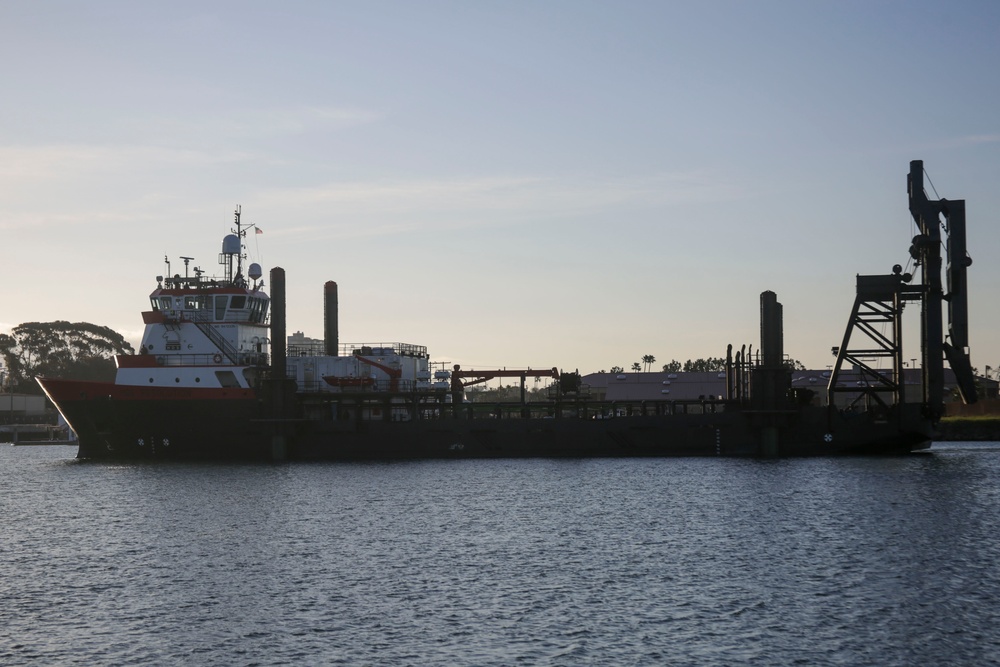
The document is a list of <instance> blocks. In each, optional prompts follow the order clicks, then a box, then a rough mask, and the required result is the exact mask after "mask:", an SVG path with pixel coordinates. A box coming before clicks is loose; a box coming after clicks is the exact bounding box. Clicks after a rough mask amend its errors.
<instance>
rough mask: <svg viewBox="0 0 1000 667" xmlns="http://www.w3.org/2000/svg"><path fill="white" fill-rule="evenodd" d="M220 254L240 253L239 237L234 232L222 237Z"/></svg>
mask: <svg viewBox="0 0 1000 667" xmlns="http://www.w3.org/2000/svg"><path fill="white" fill-rule="evenodd" d="M222 254H223V255H238V254H240V237H239V236H237V235H236V234H229V235H227V236H226V237H225V238H224V239H222Z"/></svg>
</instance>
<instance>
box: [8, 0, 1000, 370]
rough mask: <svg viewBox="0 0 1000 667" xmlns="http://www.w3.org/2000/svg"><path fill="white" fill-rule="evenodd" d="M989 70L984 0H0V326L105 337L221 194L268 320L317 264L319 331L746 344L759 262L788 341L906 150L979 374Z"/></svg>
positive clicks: (904, 167)
mask: <svg viewBox="0 0 1000 667" xmlns="http://www.w3.org/2000/svg"><path fill="white" fill-rule="evenodd" d="M998 71H1000V3H997V2H995V1H993V0H986V1H966V2H963V1H961V0H958V1H956V0H948V1H940V2H928V1H923V0H908V1H892V0H837V1H833V0H830V1H826V0H813V1H810V2H800V1H798V0H789V1H782V0H756V1H753V2H750V1H733V0H706V1H693V0H692V1H691V2H675V1H670V0H660V1H655V2H653V1H640V0H632V1H629V0H624V1H616V2H593V1H586V0H572V1H561V0H560V1H545V0H538V1H534V2H522V1H519V0H506V1H504V2H498V1H492V0H482V1H476V2H469V1H454V2H451V1H437V0H427V1H421V2H408V1H400V2H383V1H378V0H376V1H372V2H339V1H335V0H327V1H322V2H308V1H291V2H281V3H278V2H256V1H252V0H251V1H239V2H235V1H234V2H212V1H208V2H206V1H204V0H199V1H198V2H186V1H183V0H182V1H172V2H169V3H167V2H161V3H146V2H141V3H137V2H132V1H121V2H111V1H107V0H91V1H90V2H86V3H82V2H76V1H75V0H74V1H68V2H59V1H53V0H31V1H21V0H4V1H3V2H0V72H2V76H0V81H2V83H3V92H2V95H0V243H2V245H0V248H2V255H0V256H2V261H0V278H2V279H3V284H4V286H5V288H4V289H3V291H2V294H0V331H9V330H10V328H11V327H14V326H16V325H18V324H20V323H23V322H36V321H39V322H46V321H53V320H69V321H85V322H91V323H94V324H99V325H103V326H108V327H111V328H112V329H114V330H116V331H118V332H120V333H121V334H122V335H124V336H125V337H126V338H127V339H129V340H130V341H132V342H133V344H134V345H136V346H138V341H139V339H140V337H141V332H142V319H141V315H140V312H141V311H142V310H148V295H149V293H150V292H151V291H152V290H153V289H154V288H155V287H156V281H155V277H156V276H157V275H158V274H162V273H164V271H165V266H164V261H163V259H164V257H165V256H166V257H169V258H170V259H171V261H172V267H173V269H172V270H173V272H178V271H179V270H180V268H181V267H182V263H181V262H180V260H179V257H181V256H189V257H194V258H195V259H194V261H193V262H192V266H195V265H197V266H199V267H201V268H202V269H204V270H205V271H206V273H207V274H210V275H213V274H214V275H221V267H219V266H218V264H217V261H218V255H219V252H220V250H221V242H222V238H223V236H224V235H226V234H228V233H229V232H230V230H231V228H232V224H233V210H234V209H235V208H236V206H237V205H239V206H241V207H242V211H243V219H244V221H245V222H251V223H253V224H256V225H257V226H258V227H259V228H260V229H262V230H263V232H264V233H263V234H259V235H253V237H252V238H249V237H248V242H247V250H248V253H249V255H250V260H251V261H256V262H259V263H260V264H261V265H262V266H263V267H264V271H265V279H266V277H267V272H268V271H270V269H271V268H273V267H275V266H280V267H282V268H283V269H284V270H285V272H286V283H287V298H288V307H287V319H288V329H289V333H291V332H295V331H302V332H303V333H304V334H305V335H306V336H310V337H314V338H322V335H323V329H322V327H323V312H322V311H323V284H324V283H325V282H326V281H328V280H334V281H336V282H337V283H338V286H339V301H340V313H339V319H340V340H341V342H344V343H350V342H353V343H362V342H396V341H399V342H406V343H412V344H417V345H425V346H427V347H428V350H429V352H430V354H431V358H432V360H434V361H447V362H451V363H460V364H462V365H463V366H464V367H466V368H491V367H506V368H519V367H531V368H549V367H553V366H555V367H558V368H561V369H566V370H576V369H578V370H580V371H581V372H584V373H587V372H594V371H599V370H608V369H610V368H611V367H613V366H621V367H624V368H626V369H628V368H629V367H631V365H632V363H633V362H636V361H640V360H641V358H642V356H643V355H647V354H648V355H653V356H654V357H655V358H656V360H657V363H656V364H655V365H654V366H659V365H662V364H663V363H666V362H667V361H670V360H671V359H677V360H679V361H682V362H683V361H684V360H686V359H695V358H700V357H722V356H725V351H726V345H727V344H730V343H732V344H733V345H734V346H736V347H739V346H740V345H743V344H752V345H754V347H756V346H757V344H758V340H759V310H760V307H759V295H760V293H761V292H763V291H765V290H771V291H774V292H775V293H777V296H778V300H779V301H780V302H781V303H782V304H783V310H784V318H785V320H784V345H785V352H786V354H788V355H789V356H791V357H793V358H795V359H797V360H799V361H801V362H803V363H804V364H805V365H806V366H808V367H810V368H814V369H820V368H825V367H826V366H828V365H830V364H832V363H833V361H834V358H833V357H832V356H831V354H830V348H831V347H832V346H835V345H839V344H840V342H841V339H842V338H843V335H844V330H845V327H846V325H847V320H848V316H849V314H850V309H851V306H852V304H853V301H854V285H855V275H856V274H882V273H888V272H889V271H890V270H891V267H892V266H893V264H896V263H899V264H902V265H906V264H907V261H908V259H909V255H908V248H909V244H910V239H911V238H912V236H913V235H914V234H915V233H916V230H915V228H914V226H913V223H912V220H911V218H910V215H909V212H908V208H907V192H906V174H907V172H908V171H909V162H910V160H915V159H919V160H923V161H924V166H925V169H926V171H927V175H928V177H929V179H930V183H931V184H933V187H934V190H935V191H936V193H937V195H935V194H934V191H931V192H930V194H931V196H932V198H935V197H936V196H940V197H944V198H949V199H965V200H966V215H967V220H968V237H969V246H970V255H971V256H972V259H973V265H972V266H971V267H970V273H969V283H970V312H971V316H970V318H971V336H970V339H971V355H972V363H973V365H974V366H976V367H978V368H979V369H980V371H982V370H984V367H985V366H991V367H992V368H994V369H996V368H1000V335H998V334H1000V306H998V298H997V297H998V287H1000V267H998V262H997V259H998V258H1000V226H998V224H997V218H998V216H1000V76H998V74H997V72H998ZM910 311H913V312H910ZM914 315H915V309H913V308H911V309H910V310H909V311H908V312H907V323H906V325H905V326H906V329H907V332H908V333H909V334H910V335H908V336H907V337H906V344H907V346H908V347H907V349H906V350H905V351H904V356H905V357H907V358H910V357H919V353H918V352H917V350H916V347H915V345H916V340H915V338H914V337H913V334H915V332H916V330H917V328H916V324H915V320H914Z"/></svg>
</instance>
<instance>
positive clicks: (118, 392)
mask: <svg viewBox="0 0 1000 667" xmlns="http://www.w3.org/2000/svg"><path fill="white" fill-rule="evenodd" d="M38 383H39V384H40V385H42V389H44V390H45V394H46V395H47V396H48V397H49V399H50V400H51V401H52V402H53V403H55V404H56V405H57V406H58V405H59V403H60V402H71V401H81V400H88V399H100V398H108V399H112V400H122V401H189V400H199V401H202V400H208V401H210V400H230V401H231V400H234V399H247V400H253V399H255V398H256V397H257V394H256V392H254V390H252V389H240V388H221V389H211V388H202V387H197V388H196V387H142V386H129V385H117V384H114V383H112V382H85V381H81V380H53V379H49V378H38Z"/></svg>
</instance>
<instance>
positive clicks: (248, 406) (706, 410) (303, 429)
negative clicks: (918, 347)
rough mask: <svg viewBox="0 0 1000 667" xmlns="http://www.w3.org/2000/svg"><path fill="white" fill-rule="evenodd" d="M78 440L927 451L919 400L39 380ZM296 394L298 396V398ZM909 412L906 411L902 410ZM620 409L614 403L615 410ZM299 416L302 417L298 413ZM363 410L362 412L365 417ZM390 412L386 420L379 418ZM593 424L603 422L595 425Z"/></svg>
mask: <svg viewBox="0 0 1000 667" xmlns="http://www.w3.org/2000/svg"><path fill="white" fill-rule="evenodd" d="M41 383H42V385H43V387H44V388H45V391H46V393H47V394H48V396H49V397H50V398H51V399H52V400H53V402H55V403H56V404H57V405H58V406H59V408H60V410H61V411H62V413H63V415H64V417H66V419H67V421H69V423H70V424H72V426H73V428H74V429H75V430H76V433H77V435H78V437H79V442H80V449H79V457H80V458H87V459H151V460H250V461H271V460H293V461H337V460H405V459H431V458H434V459H466V458H525V457H543V458H566V457H675V456H741V457H754V456H829V455H844V454H847V455H888V454H904V453H909V452H912V451H917V450H919V449H923V448H926V447H927V446H929V437H930V424H929V423H928V422H927V420H925V419H923V418H922V417H921V415H920V413H919V410H918V409H917V407H918V406H916V405H903V406H897V407H896V408H894V409H893V410H892V411H891V412H890V413H888V414H885V415H884V416H883V417H884V418H883V419H880V420H878V421H876V420H873V419H872V418H870V417H869V416H868V415H865V414H862V415H856V416H851V415H850V414H847V415H846V416H845V414H844V413H841V412H839V411H836V410H833V411H831V410H828V409H826V408H820V407H814V406H805V407H803V408H801V409H799V410H794V411H785V412H783V413H782V414H780V415H774V414H761V413H758V412H755V411H753V410H747V409H740V408H739V406H737V405H734V404H732V403H727V402H724V401H718V402H703V403H699V404H689V405H683V406H681V407H682V408H683V410H681V409H680V408H679V406H678V405H677V404H676V403H674V404H670V403H668V402H664V403H663V404H661V405H649V404H645V405H644V406H642V410H644V411H645V412H646V414H642V413H641V412H640V408H639V407H638V406H636V407H635V413H634V414H631V415H629V416H612V417H608V418H604V416H603V413H601V412H600V411H599V407H598V408H597V409H596V410H595V409H594V408H591V413H592V414H591V416H589V417H587V416H585V415H583V416H581V415H580V414H579V412H577V414H576V416H560V417H555V416H546V417H530V416H529V417H524V418H520V417H514V418H506V419H494V418H475V417H473V416H471V415H467V414H464V413H465V412H466V411H467V410H468V409H469V408H468V406H462V409H461V410H460V411H459V414H455V412H454V411H453V410H452V409H451V407H450V406H444V408H445V409H443V410H435V411H434V414H433V415H432V416H426V415H424V416H423V417H421V416H420V415H421V413H422V412H425V411H423V410H416V411H412V414H413V416H415V418H412V419H407V420H393V419H385V418H377V416H376V418H372V414H371V413H370V412H369V411H367V410H361V409H357V410H355V411H354V413H353V414H352V413H351V411H350V410H348V409H345V408H344V406H343V404H340V406H339V407H340V409H339V411H338V410H337V409H334V408H333V406H332V404H324V407H325V409H324V410H323V412H324V413H325V414H326V418H322V417H317V416H316V412H317V410H316V409H315V405H310V404H309V401H302V400H300V399H298V398H297V399H295V402H296V407H295V408H294V409H293V410H291V411H290V413H289V414H290V416H289V417H284V418H280V419H276V418H273V417H272V415H271V412H270V409H269V407H268V400H266V399H265V398H261V397H258V396H257V395H256V394H253V393H248V392H244V391H232V392H228V393H226V392H220V391H218V390H192V389H176V390H152V389H146V388H138V389H136V388H131V387H118V386H115V385H113V384H99V383H83V382H74V381H69V380H41ZM300 398H301V397H300ZM908 408H912V409H908ZM618 409H624V408H621V406H619V407H618ZM305 412H309V413H311V415H310V416H309V417H308V418H307V417H306V416H305ZM362 413H364V414H362ZM386 414H387V416H389V415H388V413H386ZM598 417H600V418H598Z"/></svg>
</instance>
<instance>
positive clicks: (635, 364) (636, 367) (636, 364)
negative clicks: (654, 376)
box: [632, 361, 642, 373]
mask: <svg viewBox="0 0 1000 667" xmlns="http://www.w3.org/2000/svg"><path fill="white" fill-rule="evenodd" d="M632 370H633V371H634V372H636V373H638V372H639V371H641V370H642V366H640V365H639V362H638V361H634V362H632Z"/></svg>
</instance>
